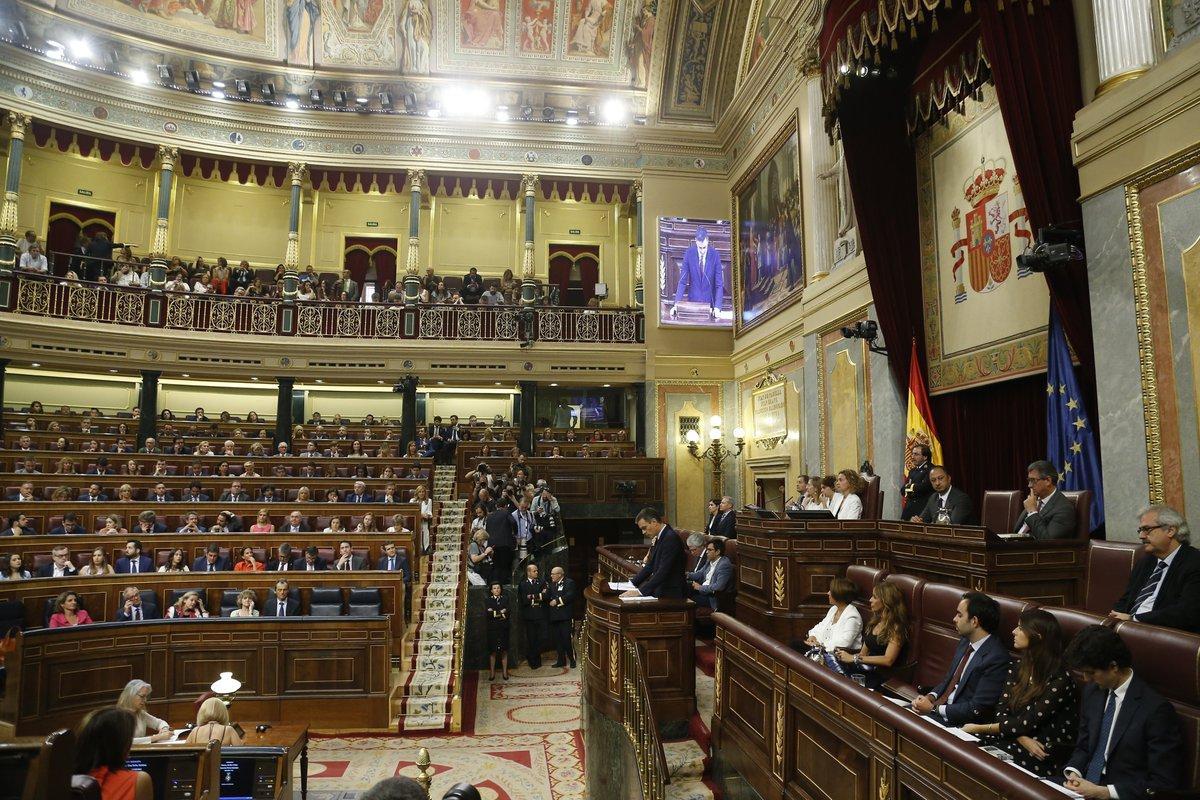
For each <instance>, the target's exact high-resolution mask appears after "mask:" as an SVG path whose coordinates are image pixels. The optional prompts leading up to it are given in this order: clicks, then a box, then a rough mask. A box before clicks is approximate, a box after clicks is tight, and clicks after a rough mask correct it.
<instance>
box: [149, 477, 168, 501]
mask: <svg viewBox="0 0 1200 800" xmlns="http://www.w3.org/2000/svg"><path fill="white" fill-rule="evenodd" d="M146 500H147V501H148V502H151V503H170V502H173V501H174V500H175V497H174V496H173V495H172V494H171V493H170V492H169V491H167V485H166V484H165V483H163V482H162V481H159V482H158V483H156V484H154V489H153V491H151V492H150V496H149V497H147V498H146Z"/></svg>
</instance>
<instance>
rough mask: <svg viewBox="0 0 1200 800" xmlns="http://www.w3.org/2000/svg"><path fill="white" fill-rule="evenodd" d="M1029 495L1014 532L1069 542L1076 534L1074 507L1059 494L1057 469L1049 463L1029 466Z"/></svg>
mask: <svg viewBox="0 0 1200 800" xmlns="http://www.w3.org/2000/svg"><path fill="white" fill-rule="evenodd" d="M1028 472H1029V496H1028V497H1026V498H1025V510H1024V511H1022V512H1021V516H1020V517H1018V518H1017V527H1016V529H1015V530H1016V532H1017V533H1025V534H1028V535H1030V536H1032V537H1033V538H1034V539H1070V538H1071V537H1073V536H1074V535H1075V505H1074V503H1072V502H1071V501H1070V500H1068V499H1067V498H1066V497H1064V496H1063V493H1062V492H1060V491H1058V486H1057V485H1058V470H1057V469H1055V467H1054V465H1053V464H1051V463H1050V462H1049V461H1035V462H1033V463H1032V464H1030V465H1029V470H1028Z"/></svg>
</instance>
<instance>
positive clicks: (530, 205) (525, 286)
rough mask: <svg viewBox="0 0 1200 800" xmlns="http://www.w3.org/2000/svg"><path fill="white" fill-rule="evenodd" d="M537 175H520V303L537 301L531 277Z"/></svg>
mask: <svg viewBox="0 0 1200 800" xmlns="http://www.w3.org/2000/svg"><path fill="white" fill-rule="evenodd" d="M537 187H538V176H537V175H533V174H529V175H523V176H521V189H522V194H523V195H524V197H525V250H524V252H523V253H522V255H521V305H523V306H532V305H534V304H536V303H537V299H538V286H537V282H536V281H535V280H534V279H533V240H534V216H533V215H534V201H535V200H536V197H537Z"/></svg>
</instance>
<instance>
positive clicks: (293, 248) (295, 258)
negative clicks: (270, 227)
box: [283, 231, 300, 272]
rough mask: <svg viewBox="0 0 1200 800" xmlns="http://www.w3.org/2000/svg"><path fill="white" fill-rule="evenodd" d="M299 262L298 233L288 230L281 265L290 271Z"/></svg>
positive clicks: (292, 270) (294, 269)
mask: <svg viewBox="0 0 1200 800" xmlns="http://www.w3.org/2000/svg"><path fill="white" fill-rule="evenodd" d="M299 264H300V234H299V233H297V232H296V231H288V238H287V249H286V250H285V251H284V253H283V267H284V269H286V270H289V271H291V272H295V271H296V267H297V266H299Z"/></svg>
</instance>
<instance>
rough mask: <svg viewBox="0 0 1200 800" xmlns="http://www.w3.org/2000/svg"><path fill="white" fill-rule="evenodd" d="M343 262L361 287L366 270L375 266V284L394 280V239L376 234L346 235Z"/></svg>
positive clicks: (365, 276)
mask: <svg viewBox="0 0 1200 800" xmlns="http://www.w3.org/2000/svg"><path fill="white" fill-rule="evenodd" d="M345 246H346V250H345V253H344V260H343V264H344V265H345V269H348V270H350V277H352V278H353V279H354V280H355V282H356V283H357V284H358V285H359V287H361V286H362V285H363V281H365V280H366V278H367V271H368V270H369V269H370V268H371V267H372V266H374V267H375V285H376V286H377V287H378V286H383V284H384V283H385V282H387V281H392V282H393V283H395V281H396V239H394V238H390V237H377V236H347V237H346V245H345Z"/></svg>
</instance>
